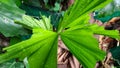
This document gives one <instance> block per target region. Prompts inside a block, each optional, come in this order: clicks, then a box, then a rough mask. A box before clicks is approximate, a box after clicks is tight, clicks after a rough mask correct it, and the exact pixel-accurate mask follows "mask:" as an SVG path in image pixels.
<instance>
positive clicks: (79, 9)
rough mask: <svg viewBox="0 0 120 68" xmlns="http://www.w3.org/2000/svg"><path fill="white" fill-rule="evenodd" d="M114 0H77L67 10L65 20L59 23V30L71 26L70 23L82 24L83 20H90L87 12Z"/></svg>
mask: <svg viewBox="0 0 120 68" xmlns="http://www.w3.org/2000/svg"><path fill="white" fill-rule="evenodd" d="M111 1H112V0H87V1H85V0H81V1H79V0H75V3H74V4H73V6H71V7H70V8H69V10H67V12H66V13H65V15H64V17H63V20H61V23H60V24H59V28H58V31H61V30H62V29H64V28H68V27H71V26H70V25H71V24H72V26H73V25H76V24H78V23H80V24H81V22H83V21H82V20H83V19H84V20H88V19H86V18H85V16H86V14H88V13H89V12H92V11H93V10H95V9H98V8H102V7H104V6H105V5H106V4H108V3H110V2H111ZM83 23H84V22H83Z"/></svg>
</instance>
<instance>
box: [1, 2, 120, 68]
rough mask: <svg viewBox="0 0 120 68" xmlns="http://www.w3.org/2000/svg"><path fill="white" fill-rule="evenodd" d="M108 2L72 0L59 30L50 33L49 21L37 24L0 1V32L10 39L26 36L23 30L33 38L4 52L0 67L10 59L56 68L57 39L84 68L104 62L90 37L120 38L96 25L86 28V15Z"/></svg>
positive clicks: (7, 48)
mask: <svg viewBox="0 0 120 68" xmlns="http://www.w3.org/2000/svg"><path fill="white" fill-rule="evenodd" d="M110 2H111V0H87V1H85V0H75V3H74V4H73V5H72V6H71V7H70V8H69V9H68V10H67V11H66V12H65V14H64V17H63V18H61V20H60V22H59V26H58V28H56V30H53V29H52V25H51V23H50V22H51V21H50V18H47V17H45V16H42V19H40V20H37V19H34V18H33V17H31V16H27V15H24V11H23V10H21V9H19V8H18V7H17V6H16V5H15V2H14V1H13V0H1V1H0V6H2V7H0V9H1V11H0V14H1V15H0V32H1V33H2V34H4V35H5V36H7V37H10V36H17V35H26V34H28V32H27V30H26V29H29V30H31V31H32V36H31V38H30V39H28V40H24V41H21V42H19V43H17V44H14V45H12V46H9V47H6V48H4V49H3V50H4V51H6V52H5V53H3V54H1V55H0V63H3V62H5V61H8V60H10V59H13V58H18V59H19V60H21V61H22V60H24V59H25V58H27V60H28V63H29V65H30V68H57V44H58V37H60V38H61V40H62V41H63V42H64V44H65V45H66V46H67V48H68V49H69V51H70V52H71V53H72V54H73V55H74V56H75V57H76V58H77V59H78V60H79V62H80V63H81V64H82V65H83V66H84V68H94V66H95V64H96V62H97V61H100V60H102V59H103V58H104V56H105V53H104V52H103V51H101V50H100V49H99V48H98V41H97V39H95V38H94V36H93V35H94V34H101V35H105V36H109V37H112V38H118V39H119V38H120V37H119V32H118V31H117V30H104V28H103V27H100V26H97V25H96V24H92V25H91V24H89V23H88V19H89V17H88V15H87V14H88V13H89V12H91V11H93V10H95V9H98V8H102V7H104V6H105V5H106V4H108V3H110ZM11 4H12V5H11ZM9 9H11V10H9ZM12 14H14V15H12ZM21 17H22V18H21ZM6 22H7V24H6ZM13 22H15V23H17V24H15V23H13ZM18 24H19V25H18ZM8 25H9V26H8ZM2 26H4V27H2ZM23 27H24V28H23ZM4 28H6V29H4Z"/></svg>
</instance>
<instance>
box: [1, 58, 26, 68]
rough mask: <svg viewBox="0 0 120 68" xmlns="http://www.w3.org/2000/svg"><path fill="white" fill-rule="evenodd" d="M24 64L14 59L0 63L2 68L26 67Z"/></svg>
mask: <svg viewBox="0 0 120 68" xmlns="http://www.w3.org/2000/svg"><path fill="white" fill-rule="evenodd" d="M24 67H25V66H24V64H23V63H22V62H16V61H15V60H14V59H12V60H10V61H8V62H5V63H2V64H0V68H24Z"/></svg>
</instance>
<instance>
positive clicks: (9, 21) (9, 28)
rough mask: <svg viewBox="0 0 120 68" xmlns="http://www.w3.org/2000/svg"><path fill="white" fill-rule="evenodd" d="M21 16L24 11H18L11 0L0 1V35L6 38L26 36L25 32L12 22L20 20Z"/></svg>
mask: <svg viewBox="0 0 120 68" xmlns="http://www.w3.org/2000/svg"><path fill="white" fill-rule="evenodd" d="M11 4H12V6H11ZM22 15H24V11H22V10H21V9H19V8H18V7H17V6H16V5H15V3H14V2H13V1H12V0H0V33H2V34H3V35H5V36H6V37H10V36H17V35H26V34H27V31H26V30H25V29H24V28H23V27H22V26H21V25H18V24H15V23H14V21H13V20H21V18H22V17H21V16H22Z"/></svg>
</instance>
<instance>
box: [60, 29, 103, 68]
mask: <svg viewBox="0 0 120 68" xmlns="http://www.w3.org/2000/svg"><path fill="white" fill-rule="evenodd" d="M68 30H69V29H68ZM61 38H62V40H63V42H64V43H65V45H66V46H67V47H68V48H69V50H70V52H71V53H72V54H73V55H74V56H75V57H76V58H77V59H78V60H79V61H80V63H81V64H83V66H84V67H85V68H94V66H95V63H96V61H99V60H102V59H103V58H104V54H105V53H104V52H102V51H101V50H99V48H98V41H97V40H96V39H95V38H94V37H93V33H92V32H90V31H89V30H86V29H76V30H69V31H67V30H66V31H65V32H64V33H61Z"/></svg>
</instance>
